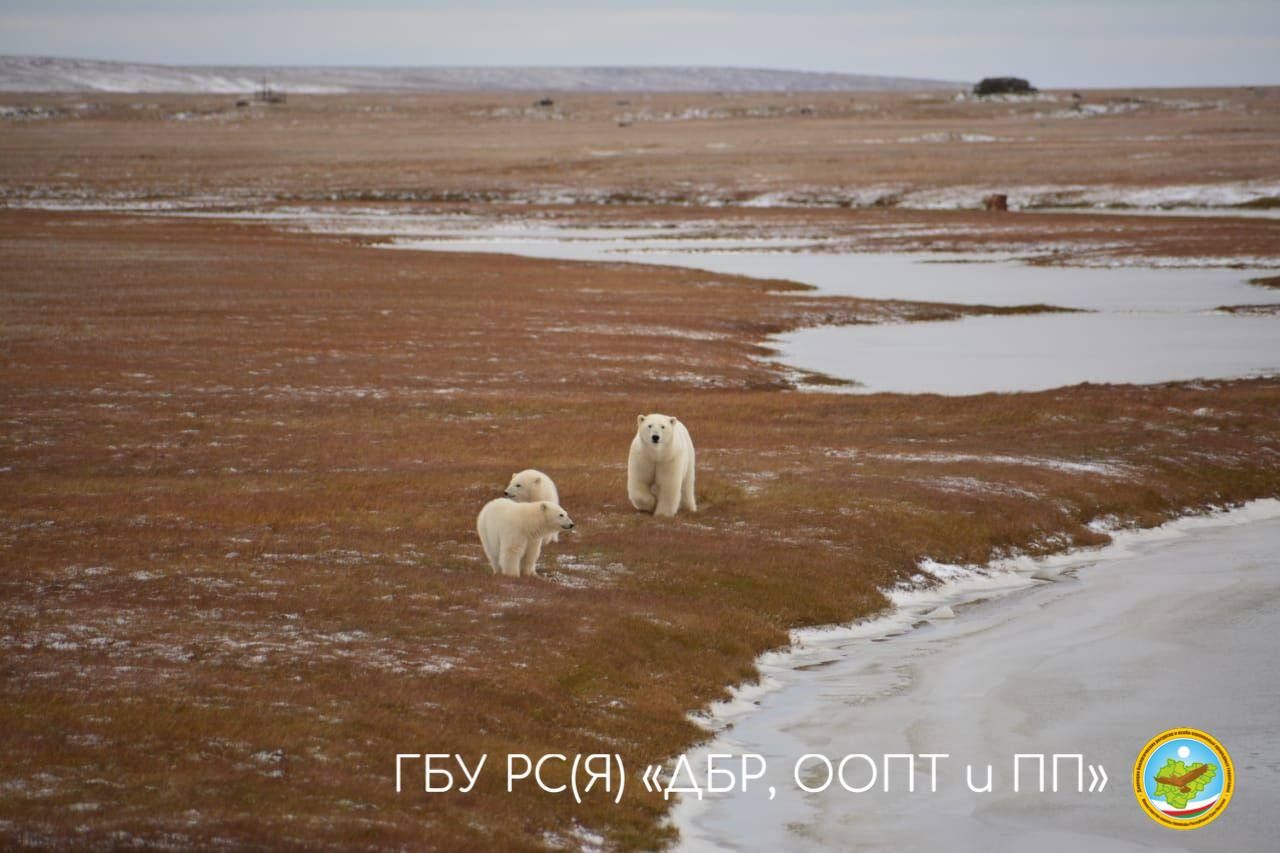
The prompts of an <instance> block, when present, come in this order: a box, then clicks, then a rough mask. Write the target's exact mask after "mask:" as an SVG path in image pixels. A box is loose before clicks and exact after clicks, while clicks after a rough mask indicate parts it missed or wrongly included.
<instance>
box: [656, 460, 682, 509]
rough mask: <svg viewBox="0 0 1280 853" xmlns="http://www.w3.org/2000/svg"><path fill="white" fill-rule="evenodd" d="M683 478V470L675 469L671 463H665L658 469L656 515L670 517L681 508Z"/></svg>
mask: <svg viewBox="0 0 1280 853" xmlns="http://www.w3.org/2000/svg"><path fill="white" fill-rule="evenodd" d="M683 480H684V472H683V471H682V470H679V469H674V468H673V467H672V466H670V465H664V466H662V467H661V468H659V469H658V482H657V484H656V485H655V488H656V489H657V492H658V505H657V507H656V508H655V509H654V510H653V514H654V515H660V516H663V517H664V518H670V517H671V516H673V515H675V514H676V510H678V509H680V494H681V487H682V481H683Z"/></svg>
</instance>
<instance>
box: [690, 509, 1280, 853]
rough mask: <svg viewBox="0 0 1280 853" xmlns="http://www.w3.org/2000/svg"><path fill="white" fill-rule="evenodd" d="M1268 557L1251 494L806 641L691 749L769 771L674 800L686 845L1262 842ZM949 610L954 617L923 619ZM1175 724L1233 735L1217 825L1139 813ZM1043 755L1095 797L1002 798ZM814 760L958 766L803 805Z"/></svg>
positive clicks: (1219, 845) (1278, 542)
mask: <svg viewBox="0 0 1280 853" xmlns="http://www.w3.org/2000/svg"><path fill="white" fill-rule="evenodd" d="M1278 555H1280V501H1275V500H1270V501H1259V502H1256V503H1254V504H1251V505H1249V506H1248V507H1246V508H1244V509H1241V510H1236V511H1234V512H1232V513H1229V514H1227V515H1226V516H1220V517H1217V518H1196V519H1187V520H1184V521H1180V522H1174V523H1172V524H1171V525H1167V526H1166V527H1164V528H1158V529H1156V530H1153V531H1144V532H1140V533H1136V534H1122V535H1120V536H1118V537H1117V542H1116V544H1115V545H1113V546H1109V547H1108V548H1106V549H1103V550H1101V551H1095V552H1092V553H1081V554H1077V555H1075V556H1066V557H1059V558H1056V559H1053V560H1051V561H1049V562H1048V563H1047V564H1044V565H1045V566H1046V567H1049V568H1050V573H1051V574H1052V575H1055V576H1056V577H1057V578H1058V580H1057V581H1056V582H1045V581H1038V580H1034V579H1032V578H1031V576H1030V575H1029V573H1028V572H1029V570H1030V569H1031V566H1029V565H1028V566H1023V567H1020V568H1021V569H1022V571H1018V570H1017V568H1012V569H1008V570H1005V571H1003V572H993V573H991V574H990V575H973V576H971V577H969V578H965V579H962V580H960V581H959V582H957V583H954V584H951V585H947V586H944V587H943V588H942V589H941V590H939V591H937V592H934V593H929V594H925V595H922V596H921V597H920V598H919V599H918V600H916V601H910V600H909V597H908V600H905V601H903V602H901V606H900V607H899V608H898V609H897V610H895V611H893V612H892V613H891V614H890V615H889V616H888V617H886V618H884V619H880V620H875V621H873V622H871V623H866V624H864V625H861V626H856V627H854V628H850V629H843V630H836V631H827V632H823V631H808V632H801V635H800V643H799V647H798V648H799V650H798V652H797V653H796V654H795V655H773V656H766V659H763V660H762V662H761V671H762V674H763V675H764V676H765V678H766V679H767V680H768V681H769V682H770V683H771V684H772V686H773V687H774V688H775V689H774V690H773V691H772V692H767V693H764V694H763V695H762V696H761V697H760V698H759V699H758V700H757V702H758V705H757V706H751V710H750V711H748V712H746V713H741V712H740V714H739V716H738V717H737V719H736V720H735V721H734V724H733V726H732V728H729V729H726V730H725V731H724V732H723V733H721V734H720V735H718V736H717V737H716V739H715V741H714V742H713V743H711V744H710V745H709V746H707V747H706V748H705V750H704V752H717V753H730V754H733V755H739V754H741V753H744V752H752V753H758V754H761V755H763V756H765V758H766V760H767V761H768V764H769V774H768V775H767V776H766V777H765V778H764V779H763V780H761V781H760V782H759V783H753V786H752V787H751V788H750V789H749V790H748V793H746V794H742V793H741V792H740V791H735V792H734V793H733V794H729V795H717V796H716V797H715V798H713V799H707V800H705V801H703V802H698V801H697V800H696V799H694V798H692V797H686V798H683V799H682V800H681V803H680V804H679V805H678V806H677V808H676V810H675V821H676V824H677V826H679V828H680V830H681V834H682V838H683V845H682V848H683V849H686V850H694V851H702V850H815V851H817V850H869V851H882V850H883V851H898V850H956V851H1024V850H1037V851H1046V853H1056V851H1075V850H1082V849H1084V850H1089V851H1091V853H1127V851H1139V850H1142V851H1182V850H1195V851H1199V850H1204V851H1218V850H1264V849H1270V848H1271V846H1272V840H1274V838H1275V836H1276V834H1277V833H1278V832H1280V816H1278V815H1277V813H1276V811H1275V797H1274V791H1275V789H1276V787H1277V785H1280V760H1278V759H1277V756H1280V732H1277V730H1276V728H1275V708H1276V705H1277V702H1280V661H1278V660H1277V658H1276V656H1275V653H1274V638H1275V636H1276V635H1277V633H1280V556H1278ZM943 604H946V605H948V606H949V607H950V609H951V612H953V613H954V614H955V616H954V618H946V619H942V618H938V619H932V620H931V619H929V618H928V617H927V616H925V613H926V611H928V610H930V609H932V608H934V607H937V606H939V605H943ZM912 625H915V626H916V627H914V628H913V627H912ZM1189 626H1194V628H1193V629H1188V628H1189ZM742 704H748V703H739V705H742ZM1188 725H1189V726H1194V727H1198V728H1202V729H1205V730H1207V731H1209V732H1210V733H1211V734H1213V735H1214V736H1215V737H1217V738H1218V739H1220V740H1221V741H1222V742H1223V743H1224V744H1225V745H1226V747H1227V749H1228V750H1229V751H1230V753H1231V756H1232V758H1233V760H1234V763H1235V768H1236V792H1235V796H1234V798H1233V799H1232V800H1231V802H1230V805H1229V806H1228V808H1227V810H1226V812H1225V813H1224V814H1223V815H1222V816H1221V817H1220V818H1219V819H1218V820H1217V821H1215V822H1214V823H1213V824H1212V825H1210V826H1207V827H1204V828H1202V829H1198V830H1196V831H1194V832H1173V831H1171V830H1169V829H1166V828H1164V827H1160V826H1157V825H1156V824H1155V823H1154V822H1152V821H1151V820H1150V819H1148V818H1147V817H1146V816H1145V815H1143V814H1142V812H1141V810H1140V808H1139V806H1138V804H1137V802H1136V801H1135V799H1134V794H1133V790H1132V785H1131V780H1130V775H1131V773H1132V768H1133V762H1134V759H1135V758H1136V756H1137V754H1138V752H1139V750H1140V749H1141V748H1142V746H1143V744H1144V743H1146V741H1147V740H1148V739H1149V738H1151V737H1154V736H1155V735H1156V734H1158V733H1159V732H1160V731H1162V730H1164V729H1167V728H1172V727H1176V726H1188ZM1055 752H1056V753H1068V754H1071V753H1082V754H1083V755H1084V757H1085V761H1086V762H1088V763H1091V764H1095V765H1096V764H1101V765H1102V766H1103V767H1104V768H1105V769H1106V772H1107V774H1108V777H1109V782H1108V785H1107V787H1106V788H1105V790H1103V791H1102V792H1101V793H1093V794H1090V793H1080V792H1077V791H1075V790H1074V789H1073V790H1072V791H1071V792H1070V793H1067V792H1065V791H1064V792H1062V793H1058V794H1053V793H1048V792H1046V793H1044V794H1041V793H1039V792H1038V791H1035V790H1031V791H1027V790H1023V791H1022V792H1021V793H1018V794H1015V793H1013V792H1012V790H1011V787H1012V786H1011V785H1010V784H1009V776H1010V775H1011V766H1010V765H1011V758H1012V756H1014V755H1015V754H1017V753H1033V754H1034V753H1046V754H1051V753H1055ZM807 753H819V754H822V755H826V756H828V757H831V758H832V759H833V761H838V760H839V758H840V757H841V756H843V755H846V754H849V753H865V754H870V755H874V756H881V755H884V754H886V753H916V754H925V753H946V754H949V755H950V756H951V757H952V758H951V760H950V762H949V763H947V764H943V765H940V767H939V772H938V785H937V789H938V790H937V792H936V793H931V792H930V791H929V787H928V778H929V777H928V773H927V771H928V765H927V763H926V762H918V763H917V773H918V775H917V788H916V793H914V794H911V793H908V792H907V791H906V790H905V785H902V784H901V780H902V778H904V777H903V776H902V775H901V774H903V773H904V772H905V771H904V768H903V766H902V764H901V763H899V764H898V765H896V768H897V772H898V773H899V774H900V775H899V783H898V785H897V786H896V787H891V789H890V791H889V792H888V793H885V792H884V791H883V789H882V786H880V785H877V786H876V787H875V788H873V789H872V790H870V791H867V792H866V793H862V794H852V793H849V792H847V791H845V790H844V789H843V788H841V787H840V786H839V785H838V783H837V784H836V785H834V786H833V787H832V788H830V789H828V790H826V791H824V792H822V793H815V794H806V793H804V792H803V791H801V790H800V789H799V788H798V787H797V786H796V784H795V782H794V781H793V780H792V778H791V772H792V767H793V765H794V762H795V761H796V760H797V759H798V758H799V757H800V756H803V755H805V754H807ZM970 763H971V764H973V765H974V766H975V767H977V768H984V767H985V765H986V764H992V765H994V767H995V778H996V779H997V783H998V784H997V786H996V788H995V790H993V792H991V793H987V794H975V793H972V792H971V791H969V789H968V787H967V784H966V780H965V778H964V771H963V767H964V766H965V765H966V764H970ZM729 766H732V765H729ZM1069 766H1070V767H1072V768H1073V767H1074V765H1069ZM982 772H985V771H982ZM865 775H866V773H865V770H864V771H863V773H862V775H859V776H857V777H856V779H857V781H855V782H853V784H855V785H857V784H861V783H862V782H863V780H864V778H865ZM976 778H977V779H978V780H979V781H978V783H979V784H981V780H982V779H983V776H982V775H979V776H978V777H976ZM1033 778H1034V777H1033ZM1085 779H1086V783H1085V784H1086V785H1087V784H1088V781H1087V780H1088V779H1089V776H1088V774H1087V773H1086V775H1085ZM1071 780H1072V783H1073V784H1074V781H1075V779H1074V770H1073V771H1072V775H1071ZM766 785H774V786H775V787H776V789H777V792H778V793H777V797H776V799H774V800H772V801H770V800H769V799H768V796H767V789H766V788H765V787H764V786H766ZM1268 839H1272V840H1268Z"/></svg>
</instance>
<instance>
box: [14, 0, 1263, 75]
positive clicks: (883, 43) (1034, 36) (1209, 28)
mask: <svg viewBox="0 0 1280 853" xmlns="http://www.w3.org/2000/svg"><path fill="white" fill-rule="evenodd" d="M0 54H25V55H50V56H65V57H80V58H89V59H119V60H130V61H137V62H159V63H175V64H224V65H226V64H246V65H722V66H724V65H730V66H744V67H752V68H791V69H802V70H814V71H843V72H851V73H862V74H888V75H901V76H910V77H932V78H940V79H947V80H976V79H977V78H979V77H983V76H990V75H995V74H1016V75H1018V76H1022V77H1028V78H1030V79H1031V81H1032V82H1033V83H1034V84H1036V85H1039V86H1049V87H1088V86H1121V85H1133V86H1138V85H1141V86H1175V85H1236V84H1249V83H1280V0H1253V2H1249V1H1248V0H1218V2H1188V1H1187V0H1105V2H1102V1H1101V0H1086V2H1074V3H1066V2H1052V0H966V2H943V0H897V1H896V2H888V0H866V2H860V0H846V2H837V0H793V2H758V0H653V2H632V0H551V2H520V0H467V2H462V0H417V2H414V1H413V0H368V2H358V0H314V2H302V1H301V0H283V2H252V0H217V2H202V0H120V2H112V0H0Z"/></svg>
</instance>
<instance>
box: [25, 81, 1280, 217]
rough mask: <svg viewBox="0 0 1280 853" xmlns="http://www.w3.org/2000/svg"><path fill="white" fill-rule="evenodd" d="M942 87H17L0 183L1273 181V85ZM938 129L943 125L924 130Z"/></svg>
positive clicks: (315, 189)
mask: <svg viewBox="0 0 1280 853" xmlns="http://www.w3.org/2000/svg"><path fill="white" fill-rule="evenodd" d="M954 94H955V93H954V92H951V91H948V92H936V93H890V92H865V93H860V92H852V93H799V94H793V95H785V94H749V95H742V94H715V93H705V94H652V95H634V96H632V95H626V96H622V98H621V100H626V101H628V102H629V103H627V104H619V103H618V101H619V100H620V98H619V96H618V95H614V94H563V95H558V96H557V97H556V107H555V109H554V110H544V109H532V108H530V102H531V100H532V98H531V96H529V95H527V94H524V93H514V94H513V93H467V94H442V93H436V94H432V93H412V94H402V95H392V94H386V95H375V94H358V95H342V96H331V95H327V96H302V95H296V96H291V97H290V98H289V102H288V103H287V104H284V105H280V106H276V107H272V108H269V109H251V110H244V109H236V108H235V107H234V106H233V101H234V98H235V96H231V95H192V96H181V95H156V94H120V95H111V94H98V93H91V94H85V93H75V94H71V95H23V94H17V93H14V94H5V95H3V96H0V102H3V103H8V104H13V105H19V104H28V105H42V106H47V107H52V108H54V109H55V110H60V111H61V113H60V115H59V116H58V117H56V118H52V119H48V120H42V121H21V122H19V121H13V120H8V121H5V123H4V126H3V132H0V183H2V184H3V185H4V186H6V187H9V188H10V189H11V190H14V191H18V190H22V191H25V190H50V189H57V190H65V191H86V190H87V191H92V192H95V193H101V192H127V193H131V194H133V193H140V194H143V195H145V196H148V197H152V198H182V199H188V198H190V197H191V196H192V195H195V194H197V193H211V194H219V195H221V194H226V193H227V192H228V191H229V190H231V191H233V193H234V194H236V195H241V196H243V195H245V194H248V195H252V196H257V197H260V198H282V199H288V200H299V201H316V200H329V199H333V198H338V199H342V200H348V201H353V202H371V201H374V202H376V201H384V200H388V199H400V200H407V201H417V202H429V203H432V202H446V201H457V200H463V199H467V198H476V199H480V200H498V199H502V198H504V197H505V196H506V195H508V194H511V193H522V192H526V191H528V190H530V189H537V188H565V187H573V188H590V189H593V190H596V191H598V192H599V194H600V197H601V200H602V201H606V202H612V203H615V204H626V203H632V202H635V201H643V200H651V199H654V198H657V197H660V198H665V199H667V200H669V201H671V202H675V203H680V202H687V201H690V200H692V199H695V198H696V197H697V196H698V194H699V193H701V192H704V191H708V190H715V191H717V192H721V193H724V194H727V195H729V196H734V195H742V196H744V197H745V196H750V195H753V194H755V193H758V192H762V191H769V190H779V189H781V190H787V191H791V190H799V191H804V190H806V189H808V190H812V189H823V188H833V187H868V186H884V187H887V188H888V189H886V193H891V191H892V188H893V187H898V186H902V185H910V186H916V187H922V186H959V185H974V184H977V185H982V186H992V185H994V186H1000V185H1002V184H1006V183H1009V184H1020V185H1045V184H1057V185H1066V184H1075V185H1081V184H1083V185H1093V184H1115V185H1121V186H1151V185H1161V184H1169V183H1205V182H1207V181H1208V182H1212V181H1223V180H1250V179H1263V180H1273V179H1274V178H1275V154H1274V152H1275V147H1276V144H1277V142H1278V141H1280V88H1276V87H1266V88H1261V89H1258V90H1257V92H1254V91H1250V90H1247V89H1243V88H1235V89H1187V90H1169V89H1164V90H1128V91H1090V92H1085V93H1084V95H1085V104H1086V105H1090V106H1093V107H1096V106H1103V107H1107V108H1109V109H1112V110H1124V112H1117V113H1113V114H1111V115H1105V116H1098V117H1086V118H1078V117H1075V118H1063V117H1061V115H1062V114H1064V113H1070V112H1071V108H1072V102H1071V97H1070V93H1069V92H1059V93H1057V94H1058V95H1059V96H1060V98H1061V100H1059V101H1056V102H1045V101H1034V100H1033V101H1025V102H1019V103H1007V102H1000V101H991V100H987V101H974V100H968V101H960V102H958V101H955V100H954V99H953V96H954ZM80 104H87V105H88V106H87V107H83V108H81V107H78V105H80ZM627 115H631V116H632V118H633V119H634V121H633V123H632V124H631V125H630V126H628V127H620V126H619V119H621V118H624V117H625V116H627ZM690 116H692V118H691V117H690ZM698 116H701V117H698ZM930 134H933V135H934V136H930ZM938 134H944V135H945V134H950V135H951V136H949V137H947V138H948V140H949V141H946V142H938V141H932V142H931V141H929V140H931V139H935V140H936V139H937V138H938V137H937V135H938ZM962 135H969V137H971V138H980V137H983V136H985V137H992V138H993V139H994V141H990V142H976V143H975V142H969V143H966V142H962V141H960V137H961V136H962ZM87 151H93V152H100V153H101V155H102V156H100V157H92V158H86V157H84V156H83V155H84V152H87ZM51 152H60V153H65V155H66V156H65V157H54V156H50V153H51ZM1207 163H1211V164H1212V171H1211V172H1209V170H1208V169H1206V164H1207ZM1206 174H1211V175H1212V178H1211V179H1209V178H1206ZM974 206H975V207H981V200H980V199H978V198H975V199H974Z"/></svg>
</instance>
